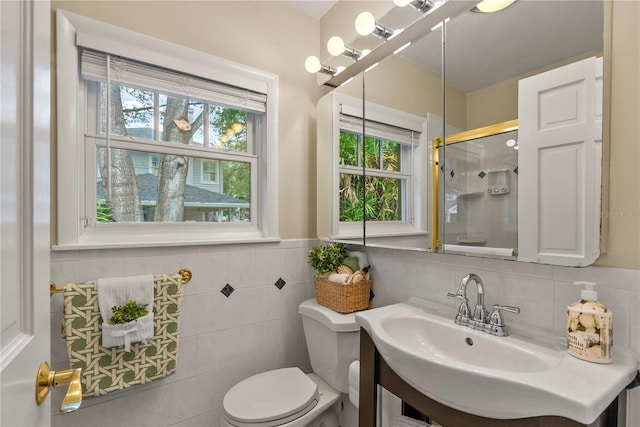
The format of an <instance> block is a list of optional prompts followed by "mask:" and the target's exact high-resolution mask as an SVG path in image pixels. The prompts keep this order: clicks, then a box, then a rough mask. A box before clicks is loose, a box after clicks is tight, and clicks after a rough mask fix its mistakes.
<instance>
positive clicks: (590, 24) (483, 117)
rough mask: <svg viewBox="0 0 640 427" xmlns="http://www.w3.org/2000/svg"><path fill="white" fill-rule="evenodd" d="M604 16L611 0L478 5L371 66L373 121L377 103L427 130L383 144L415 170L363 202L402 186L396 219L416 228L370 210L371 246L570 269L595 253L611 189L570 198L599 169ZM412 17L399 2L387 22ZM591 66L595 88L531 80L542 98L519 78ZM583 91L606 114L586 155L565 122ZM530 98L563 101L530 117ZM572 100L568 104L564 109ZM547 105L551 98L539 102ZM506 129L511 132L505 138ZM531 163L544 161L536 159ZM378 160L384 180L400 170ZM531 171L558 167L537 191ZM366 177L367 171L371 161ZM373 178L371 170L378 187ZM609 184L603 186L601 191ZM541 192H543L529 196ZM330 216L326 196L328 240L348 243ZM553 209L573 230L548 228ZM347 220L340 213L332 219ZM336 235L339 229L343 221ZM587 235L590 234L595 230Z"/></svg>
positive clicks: (367, 79)
mask: <svg viewBox="0 0 640 427" xmlns="http://www.w3.org/2000/svg"><path fill="white" fill-rule="evenodd" d="M405 13H406V12H405ZM604 14H605V4H604V2H602V1H580V2H575V1H542V0H536V1H531V0H528V1H525V0H517V1H515V2H514V3H512V4H511V5H510V6H509V7H507V8H506V9H504V10H502V11H499V12H496V13H478V12H476V11H472V10H468V11H465V12H463V13H460V14H457V15H456V16H454V17H452V18H451V19H450V20H449V21H448V22H446V23H444V24H443V25H441V26H434V28H431V31H428V32H427V34H426V35H423V36H422V37H420V38H419V39H416V40H413V41H412V43H411V45H410V46H409V47H407V48H406V49H404V50H402V52H398V53H397V54H394V55H389V56H387V57H386V58H385V59H383V60H381V61H380V62H379V63H378V65H377V66H375V67H373V68H371V69H370V70H368V71H367V72H361V73H359V74H358V78H357V79H356V80H358V83H357V84H358V85H361V86H360V87H362V88H363V90H364V94H365V97H364V101H365V102H364V103H363V106H364V110H365V113H364V116H366V117H367V118H368V119H371V118H370V117H369V115H368V114H367V111H368V109H372V110H375V109H376V108H382V110H381V111H384V108H388V109H389V114H388V115H387V116H392V117H394V116H395V115H396V113H398V114H402V113H405V114H407V115H408V116H409V117H413V118H415V119H416V120H417V121H419V120H421V124H422V129H421V130H419V129H417V128H415V127H414V129H410V130H412V131H413V132H414V133H413V136H412V137H411V138H410V140H409V143H406V144H404V145H403V144H400V145H397V146H394V145H393V144H389V143H385V141H384V139H380V138H378V142H377V145H375V144H374V145H375V147H377V150H378V158H380V159H382V160H383V161H384V159H386V158H388V157H393V156H394V155H396V157H397V158H398V159H400V160H402V161H403V162H404V164H405V165H406V166H407V168H406V169H405V170H404V172H405V173H406V174H407V175H408V176H409V177H410V178H409V179H408V180H406V181H402V180H396V181H393V180H391V181H389V180H388V181H386V183H385V184H387V185H382V187H384V188H391V187H394V185H391V183H392V182H393V183H395V187H394V188H393V190H392V191H391V192H390V193H388V194H387V193H384V191H382V192H381V191H380V189H379V188H378V193H377V194H375V193H374V194H372V195H371V197H372V198H369V196H367V197H365V198H364V200H365V201H366V202H365V205H367V204H368V203H370V204H371V205H372V207H373V204H374V203H379V202H380V199H381V198H385V197H388V198H392V197H391V193H393V197H394V200H395V209H396V212H395V213H394V215H395V216H391V217H390V218H392V220H391V221H390V224H391V225H394V222H395V225H399V224H400V223H402V222H405V223H410V224H412V227H409V228H408V229H407V228H405V230H396V231H394V230H393V227H391V228H386V229H385V228H383V227H380V223H378V224H375V225H377V227H376V226H373V225H374V224H373V223H375V222H376V221H377V218H367V217H366V213H365V214H364V217H365V224H364V227H363V230H364V235H363V236H361V237H362V240H363V241H364V242H365V244H366V245H370V246H380V247H389V248H399V249H411V250H426V251H434V252H445V253H447V252H450V253H461V254H466V255H474V256H489V257H498V258H506V259H519V260H523V261H530V262H544V263H550V264H561V265H587V264H590V263H592V262H593V261H595V259H596V258H597V255H598V236H599V209H600V205H599V198H600V194H599V192H598V193H597V194H591V195H589V197H590V198H591V199H589V200H586V199H584V197H583V196H581V195H575V196H574V197H573V198H572V197H566V196H567V194H566V192H567V191H570V190H571V189H572V188H576V189H577V188H579V187H580V186H583V185H584V182H583V181H584V177H585V176H587V175H589V174H591V175H593V174H599V173H600V171H601V169H600V161H601V156H600V154H599V153H600V152H601V149H602V147H601V142H602V126H601V121H600V120H601V118H602V116H601V114H602V103H603V98H602V71H599V72H598V71H597V70H598V69H600V70H601V69H602V56H603V51H604V42H603V39H604V28H605V26H604V19H605V17H604ZM400 16H401V15H399V14H398V12H397V11H395V12H394V10H391V11H390V12H389V13H388V14H387V15H386V16H385V17H380V18H378V19H377V21H378V22H379V23H382V24H383V25H387V26H389V27H391V28H399V26H400V23H399V22H398V19H399V17H400ZM385 18H386V19H387V21H385ZM355 43H357V40H356V41H354V45H355ZM585 61H586V62H588V65H585V66H583V68H584V67H591V68H594V67H595V70H596V71H594V73H593V74H594V76H593V78H591V77H589V78H588V79H587V80H586V83H585V84H586V85H589V88H587V89H585V92H583V91H582V89H581V88H577V86H576V84H575V83H573V82H574V80H567V81H566V82H565V83H562V82H560V83H558V84H557V85H556V86H555V87H554V89H553V90H552V89H550V88H549V89H545V88H544V87H538V86H536V84H537V83H536V84H533V85H532V84H530V83H525V84H524V85H525V89H527V88H528V90H529V91H530V93H529V94H528V95H524V96H523V95H522V90H523V89H522V87H520V86H522V83H521V82H528V81H529V80H535V79H534V78H535V77H536V76H543V75H546V74H545V73H548V72H550V73H551V75H552V76H554V75H555V74H553V72H554V70H560V69H564V68H566V67H567V66H569V67H571V65H572V64H576V63H584V62H585ZM592 61H593V62H592ZM557 73H561V72H560V71H558V72H557ZM557 73H556V74H557ZM543 80H544V78H543ZM576 81H577V80H576ZM350 84H351V83H350ZM544 84H546V83H544ZM527 85H528V86H527ZM532 87H533V89H532ZM345 88H346V87H340V88H337V89H336V90H335V91H333V92H332V93H330V94H328V95H326V97H325V98H327V97H334V96H335V95H336V94H339V93H348V92H349V90H348V89H345ZM352 88H353V86H352ZM585 93H586V95H587V96H589V97H590V98H589V100H588V101H587V102H591V101H590V99H591V98H593V99H594V100H595V101H593V104H590V106H589V107H588V108H587V110H589V111H587V113H588V114H589V115H590V117H591V116H594V115H595V116H596V119H595V120H596V123H595V125H593V126H591V130H592V131H593V130H594V129H595V130H594V132H592V133H593V135H590V136H589V137H588V138H586V139H588V140H590V141H591V145H590V146H589V147H590V148H587V149H585V148H584V144H582V142H583V141H584V140H585V137H584V135H578V134H577V132H578V131H577V130H576V131H575V132H573V131H572V130H570V127H565V124H567V123H569V124H571V123H570V122H579V121H581V120H583V119H584V114H585V112H584V111H582V110H581V108H582V107H580V106H572V105H570V103H571V101H572V99H573V100H575V99H578V98H579V99H580V101H582V100H583V99H582V98H583V97H584V96H585ZM350 95H353V91H351V93H350ZM526 97H529V98H527V99H533V100H534V101H536V100H537V101H538V102H539V103H540V102H541V103H543V104H544V105H547V106H549V105H550V106H552V108H549V109H547V110H545V111H546V112H545V113H544V117H537V118H533V119H531V120H530V119H528V118H527V119H524V121H523V117H521V116H522V115H523V114H525V115H526V114H529V112H528V110H527V108H526V107H523V100H524V99H525V98H526ZM360 99H361V98H360ZM321 102H322V101H321ZM532 104H533V102H532ZM319 106H320V104H319ZM562 106H564V107H566V108H565V110H562V109H560V107H562ZM523 108H524V110H523ZM537 108H539V105H537V106H533V107H531V108H530V109H537ZM523 111H524V113H523ZM320 114H321V110H320V108H319V120H318V127H319V138H318V146H319V147H320V146H322V145H323V144H324V143H326V141H327V139H326V136H327V135H324V136H323V137H322V138H321V137H320V133H321V131H320V127H321V124H322V120H321V119H320ZM598 114H599V116H598ZM572 115H573V117H572ZM374 116H375V114H374ZM418 119H419V120H418ZM545 120H547V122H546V125H545V126H546V128H548V130H550V132H548V133H545V134H544V135H542V136H541V135H539V134H540V130H541V129H542V130H545V131H546V130H547V129H546V128H545V126H542V125H541V123H542V122H544V121H545ZM374 121H375V120H374ZM382 121H383V122H384V121H386V120H384V119H382ZM417 121H414V122H413V123H416V122H417ZM505 123H506V124H508V126H506V127H507V128H509V130H508V131H504V132H503V131H502V130H501V129H502V126H503V125H504V124H505ZM531 123H533V124H531ZM391 124H392V125H397V124H398V122H397V121H396V122H394V123H391ZM371 126H372V124H370V125H369V127H370V128H371ZM363 128H364V129H363V134H364V137H363V139H364V140H367V130H366V129H367V125H366V124H365V123H364V122H363ZM559 129H569V130H565V131H564V132H565V133H568V134H569V137H568V139H565V140H564V141H560V142H558V143H557V144H556V146H555V147H553V148H549V147H546V146H544V144H543V145H542V146H541V145H540V144H537V145H536V144H526V143H525V140H524V139H525V138H526V139H527V140H528V138H529V137H528V136H524V137H523V134H522V132H525V134H526V135H529V133H531V132H534V133H535V132H536V131H537V132H538V135H537V137H538V138H539V139H543V140H546V139H549V138H554V136H553V132H555V131H557V130H559ZM492 132H493V134H492ZM527 132H529V133H527ZM572 132H573V133H572ZM334 133H335V128H334ZM374 133H375V132H374ZM556 133H558V132H556ZM469 135H471V136H469ZM473 135H481V137H479V138H475V137H473ZM494 135H495V136H494ZM334 136H335V135H334ZM378 136H379V135H378ZM534 136H535V135H534ZM372 137H375V135H372ZM461 138H462V139H464V141H461V140H460V139H461ZM465 138H466V139H465ZM373 139H376V138H373ZM334 140H335V138H334ZM437 141H440V144H441V146H440V148H438V147H437V144H438V142H437ZM452 141H455V143H451V142H452ZM534 145H535V147H534ZM373 147H374V146H373V145H372V146H371V147H370V149H371V150H374V148H373ZM385 147H386V148H388V149H389V150H385ZM392 147H395V150H396V151H395V152H394V151H393V150H391V148H392ZM585 150H591V151H585ZM370 152H371V151H370ZM400 152H402V153H405V154H402V155H400ZM407 152H408V153H409V154H406V153H407ZM585 153H586V154H585ZM594 153H595V154H594ZM533 158H535V161H530V159H533ZM585 160H587V163H585ZM436 161H437V163H436ZM366 162H367V160H365V163H366ZM585 165H586V166H585ZM319 167H320V166H319ZM377 167H379V168H381V171H382V172H374V173H373V176H375V175H378V176H377V178H381V177H382V175H385V170H386V168H387V167H389V168H391V169H393V167H394V166H389V165H388V164H386V165H385V164H384V163H379V164H378V165H377ZM585 168H588V170H586V169H585ZM523 169H524V170H523ZM532 171H534V172H535V173H540V172H541V171H542V172H544V173H546V175H545V178H544V179H542V178H540V180H541V181H543V183H542V185H543V187H541V188H536V189H531V188H530V187H528V185H529V184H526V185H527V187H526V188H527V191H524V192H523V190H522V181H526V182H528V181H530V180H531V174H532ZM363 173H365V174H366V173H367V169H366V168H365V169H364V172H363ZM523 174H524V175H525V176H524V177H523ZM567 174H569V175H571V176H572V179H571V180H569V181H570V183H569V184H567V186H565V187H566V188H565V187H562V186H560V187H562V191H564V193H563V192H562V191H560V190H557V191H555V190H554V189H556V188H558V185H557V183H558V182H560V181H562V182H565V181H566V179H565V178H566V176H567ZM320 178H321V177H320V174H319V177H318V188H319V192H323V193H326V192H327V186H326V184H327V182H328V181H327V180H326V179H322V180H321V179H320ZM373 179H374V178H373V177H372V178H370V180H369V184H370V185H369V187H371V186H372V183H371V180H373ZM364 180H365V182H366V181H367V178H364ZM598 183H599V181H597V182H592V183H591V184H592V185H593V186H594V188H595V187H597V188H598V190H599V185H598ZM382 187H380V188H382ZM363 188H365V189H366V188H367V186H366V185H365V186H363ZM331 191H333V190H331ZM534 191H535V192H537V193H536V194H538V195H539V194H544V195H545V196H544V197H539V196H538V197H529V196H530V195H531V194H532V192H534ZM554 191H555V192H554ZM319 194H320V193H319ZM434 195H436V196H437V197H436V198H435V199H433V196H434ZM324 200H328V199H327V198H326V197H325V199H324ZM363 211H364V212H366V206H365V209H364V210H363ZM327 212H328V210H326V209H325V206H321V205H320V199H319V205H318V218H319V227H318V235H319V237H320V238H323V239H327V238H329V239H331V238H333V237H339V236H338V235H332V232H331V231H328V230H329V228H328V226H327V220H325V219H326V218H325V217H326V216H327V215H326V213H327ZM524 212H534V213H535V215H533V218H532V217H531V215H529V217H527V216H526V215H525V218H524V220H523V213H524ZM550 215H556V216H557V215H560V216H563V215H566V216H567V217H566V221H565V222H566V223H567V224H570V225H571V227H563V229H562V230H558V227H559V226H558V225H557V224H551V223H547V222H545V221H546V218H548V217H549V216H550ZM321 217H322V218H325V219H323V220H321V219H320V218H321ZM335 218H336V215H335V212H334V213H332V219H331V220H329V221H332V220H335ZM323 221H324V225H321V223H322V222H323ZM370 225H371V226H370ZM321 229H322V230H321ZM565 229H566V230H569V231H568V232H567V233H565V234H566V235H564V237H565V238H564V240H562V239H559V238H556V237H557V236H558V231H564V230H565ZM332 230H333V231H335V230H336V228H335V225H334V226H333V229H332ZM585 232H587V234H589V233H591V235H590V236H587V237H585V235H584V233H585ZM560 234H562V233H560ZM594 235H595V237H594ZM530 241H535V242H534V243H531V242H530ZM523 242H524V243H523ZM523 245H524V246H526V248H523ZM523 254H524V255H523ZM576 254H577V255H576Z"/></svg>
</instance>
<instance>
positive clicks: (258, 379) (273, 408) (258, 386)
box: [222, 368, 320, 427]
mask: <svg viewBox="0 0 640 427" xmlns="http://www.w3.org/2000/svg"><path fill="white" fill-rule="evenodd" d="M319 399H320V394H319V392H318V385H317V384H316V383H315V382H314V381H312V380H311V379H310V378H309V377H308V376H307V375H305V374H304V372H302V371H301V370H300V369H299V368H284V369H276V370H273V371H268V372H263V373H261V374H257V375H254V376H252V377H249V378H247V379H245V380H243V381H241V382H239V383H238V384H236V385H235V386H233V387H232V388H231V389H230V390H229V391H228V392H227V394H226V395H225V397H224V400H223V403H222V406H223V408H224V418H225V420H226V421H227V422H228V423H229V424H231V425H234V426H237V427H246V426H261V427H273V426H278V425H281V424H285V423H287V422H290V421H293V420H295V419H297V418H300V417H301V416H303V415H304V414H306V413H307V412H309V411H311V410H312V409H313V408H314V407H315V406H316V405H317V404H318V401H319Z"/></svg>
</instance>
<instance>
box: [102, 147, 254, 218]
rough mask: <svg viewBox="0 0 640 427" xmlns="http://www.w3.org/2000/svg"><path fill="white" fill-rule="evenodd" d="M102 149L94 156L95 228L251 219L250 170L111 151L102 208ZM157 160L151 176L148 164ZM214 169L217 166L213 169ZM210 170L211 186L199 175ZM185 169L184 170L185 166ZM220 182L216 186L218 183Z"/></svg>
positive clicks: (248, 166) (244, 165) (242, 165)
mask: <svg viewBox="0 0 640 427" xmlns="http://www.w3.org/2000/svg"><path fill="white" fill-rule="evenodd" d="M105 153H106V149H105V148H102V147H99V148H98V150H97V159H96V161H97V171H98V173H97V176H96V200H97V206H96V213H97V217H98V221H99V222H142V221H144V222H184V221H188V222H192V221H198V222H202V221H212V222H247V221H250V219H251V207H250V195H251V164H249V163H243V162H232V161H224V162H222V161H217V160H214V161H211V160H209V159H201V158H196V157H184V156H174V155H163V154H156V153H148V152H142V151H132V150H120V149H111V185H110V186H109V187H110V189H111V200H110V202H109V203H107V202H106V194H107V191H106V186H107V185H106V184H107V183H106V181H107V178H106V165H105V160H106V159H105ZM153 156H159V159H160V162H159V168H158V170H157V172H156V173H154V171H153V170H152V167H151V165H152V164H153V161H152V160H150V158H153ZM218 162H219V163H220V166H218V165H217V163H218ZM203 164H209V166H208V168H209V169H208V170H211V166H212V165H215V171H216V172H215V173H214V174H216V175H217V174H218V171H219V170H220V169H221V170H222V176H218V177H217V180H216V182H215V183H206V182H202V181H201V180H200V179H196V178H192V177H200V176H201V175H200V174H199V173H195V172H194V173H192V174H187V170H188V169H193V170H194V171H195V170H198V169H201V168H202V167H203ZM187 165H188V167H185V166H187ZM221 181H222V182H221Z"/></svg>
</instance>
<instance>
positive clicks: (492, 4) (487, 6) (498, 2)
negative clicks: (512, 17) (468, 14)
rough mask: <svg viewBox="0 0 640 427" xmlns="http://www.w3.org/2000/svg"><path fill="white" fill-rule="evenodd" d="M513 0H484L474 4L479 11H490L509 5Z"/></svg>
mask: <svg viewBox="0 0 640 427" xmlns="http://www.w3.org/2000/svg"><path fill="white" fill-rule="evenodd" d="M514 1H515V0H484V1H481V2H480V3H478V4H477V5H476V8H478V10H479V11H480V12H484V13H491V12H497V11H499V10H502V9H504V8H505V7H507V6H509V5H510V4H511V3H513V2H514Z"/></svg>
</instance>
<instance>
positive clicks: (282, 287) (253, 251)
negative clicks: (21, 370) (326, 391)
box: [51, 240, 317, 427]
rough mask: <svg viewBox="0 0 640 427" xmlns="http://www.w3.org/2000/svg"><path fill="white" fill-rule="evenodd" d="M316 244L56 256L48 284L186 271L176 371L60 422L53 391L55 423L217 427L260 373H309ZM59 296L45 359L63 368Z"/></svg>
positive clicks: (95, 400)
mask: <svg viewBox="0 0 640 427" xmlns="http://www.w3.org/2000/svg"><path fill="white" fill-rule="evenodd" d="M315 243H317V242H316V241H313V240H287V241H283V242H281V243H269V244H247V245H224V246H198V247H185V248H142V249H121V250H100V251H97V250H95V251H74V252H52V254H51V261H52V262H51V280H53V281H54V282H55V283H56V284H58V286H61V285H62V284H64V283H67V282H82V281H88V280H95V279H97V278H99V277H110V276H127V275H137V274H147V273H175V272H177V271H178V270H180V269H181V268H187V269H189V270H191V271H192V273H193V279H192V280H191V281H190V282H189V283H187V284H186V285H185V296H184V300H183V306H182V315H181V319H180V328H181V332H180V348H179V355H178V368H177V371H176V373H174V374H173V375H170V376H169V377H166V378H163V379H161V380H157V381H153V382H150V383H148V384H145V385H141V386H136V387H132V388H130V389H128V390H125V391H120V392H115V393H110V394H107V395H104V396H100V397H91V398H85V399H84V401H83V402H82V407H81V409H80V410H79V411H77V412H74V413H71V414H67V415H64V416H63V415H59V414H58V412H57V411H58V408H59V407H60V403H61V400H62V397H63V395H64V390H63V389H62V388H61V389H56V390H54V391H53V392H52V393H51V397H52V399H51V404H52V415H53V416H52V425H53V426H63V425H64V426H65V427H69V426H89V425H90V426H92V427H94V426H114V425H121V426H143V425H152V426H174V425H176V426H187V425H207V426H217V425H218V421H219V417H220V414H221V407H222V398H223V397H224V394H225V393H226V391H227V390H228V389H229V387H231V386H232V385H233V384H235V383H237V382H238V381H240V380H241V379H243V378H246V377H248V376H250V375H253V374H255V373H258V372H262V371H266V370H270V369H276V368H281V367H286V366H300V367H301V368H302V369H303V370H304V371H305V372H310V369H311V368H310V365H309V361H308V356H307V351H306V344H305V341H304V334H303V331H302V321H301V319H300V316H299V315H298V305H299V304H300V302H302V301H303V300H305V299H308V298H312V297H313V296H314V286H313V270H312V269H311V268H310V267H309V265H308V263H307V252H308V250H309V247H310V246H311V245H312V244H315ZM61 318H62V295H61V294H56V295H54V296H53V297H52V298H51V362H52V364H53V369H55V370H61V369H68V368H69V364H68V363H69V362H68V358H67V354H66V346H65V343H64V340H63V339H62V338H61V337H60V325H61Z"/></svg>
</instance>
